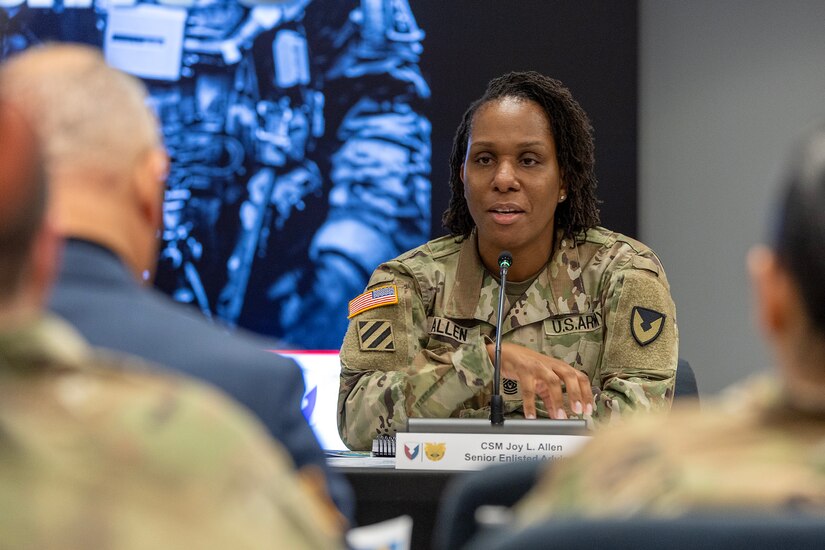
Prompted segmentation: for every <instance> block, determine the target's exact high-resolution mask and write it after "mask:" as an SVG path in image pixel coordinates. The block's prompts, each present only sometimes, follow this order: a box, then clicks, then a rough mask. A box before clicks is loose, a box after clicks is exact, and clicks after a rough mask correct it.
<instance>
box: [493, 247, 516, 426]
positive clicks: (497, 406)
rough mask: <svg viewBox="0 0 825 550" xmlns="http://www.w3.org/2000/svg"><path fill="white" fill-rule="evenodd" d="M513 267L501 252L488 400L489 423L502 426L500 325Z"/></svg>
mask: <svg viewBox="0 0 825 550" xmlns="http://www.w3.org/2000/svg"><path fill="white" fill-rule="evenodd" d="M511 265H513V255H512V254H510V253H509V252H507V251H506V250H503V251H502V252H501V254H499V255H498V268H499V276H500V279H501V282H500V284H499V288H498V321H497V323H496V357H495V361H494V362H493V396H492V397H491V398H490V423H491V424H494V425H499V426H500V425H502V424H504V400H503V399H502V397H501V325H502V324H503V323H504V296H505V294H506V292H505V290H506V287H507V271H508V270H509V269H510V266H511Z"/></svg>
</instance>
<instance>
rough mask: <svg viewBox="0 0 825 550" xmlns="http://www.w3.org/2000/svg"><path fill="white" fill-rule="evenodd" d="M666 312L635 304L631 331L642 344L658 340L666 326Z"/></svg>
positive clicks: (631, 316) (631, 318)
mask: <svg viewBox="0 0 825 550" xmlns="http://www.w3.org/2000/svg"><path fill="white" fill-rule="evenodd" d="M665 317H666V316H665V314H664V313H659V312H658V311H653V310H652V309H646V308H643V307H639V306H635V307H634V308H633V312H632V313H631V314H630V333H631V334H632V335H633V338H634V339H635V340H636V342H638V344H639V345H640V346H646V345H648V344H650V343H651V342H653V341H654V340H656V338H658V337H659V335H660V334H661V333H662V329H663V328H664V326H665Z"/></svg>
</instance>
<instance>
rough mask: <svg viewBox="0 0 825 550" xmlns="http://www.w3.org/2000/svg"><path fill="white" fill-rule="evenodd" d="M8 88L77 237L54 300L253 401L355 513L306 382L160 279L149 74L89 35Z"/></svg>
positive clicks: (54, 203) (58, 308)
mask: <svg viewBox="0 0 825 550" xmlns="http://www.w3.org/2000/svg"><path fill="white" fill-rule="evenodd" d="M0 82H2V84H0V96H3V97H5V98H6V99H7V100H8V101H9V102H10V103H13V104H14V105H16V106H17V107H18V108H19V109H20V110H21V111H23V112H24V113H26V115H27V116H28V117H29V119H30V120H31V121H32V124H33V125H34V127H35V130H36V131H37V133H38V134H39V136H40V138H41V140H42V142H43V148H44V164H45V168H46V176H47V179H48V184H49V189H50V193H51V198H50V209H51V211H52V213H53V214H54V217H55V223H56V226H57V230H58V231H59V233H60V234H61V235H62V236H64V237H65V238H66V239H67V241H66V246H65V250H64V251H63V257H62V261H61V266H60V271H59V274H58V278H57V282H56V285H55V289H54V293H53V296H52V299H51V302H50V304H49V307H50V308H51V309H52V310H53V311H54V312H55V313H57V314H58V315H60V316H61V317H63V318H65V319H67V320H68V321H69V322H70V323H72V324H73V325H74V326H75V327H76V328H77V329H78V330H79V331H80V332H81V334H83V336H84V337H85V338H86V339H88V341H89V342H90V343H91V344H92V345H95V346H101V347H104V348H109V349H114V350H118V351H121V352H125V353H129V354H132V355H136V356H138V357H142V358H144V359H147V360H149V361H152V362H154V363H157V364H158V365H161V366H163V367H169V368H171V369H174V370H177V371H180V372H182V373H185V374H187V375H190V376H193V377H196V378H199V379H201V380H204V381H206V382H209V383H211V384H213V385H215V386H216V387H218V388H220V389H221V390H223V391H225V392H226V393H227V394H228V395H230V396H231V397H233V398H234V399H236V400H237V401H238V402H240V403H242V404H243V405H245V406H246V407H248V408H249V409H250V410H251V411H252V412H253V413H254V414H255V415H257V416H258V418H259V419H260V420H261V421H262V422H263V423H264V425H266V427H267V428H268V429H269V432H270V434H271V435H272V436H273V437H274V438H275V439H277V440H278V441H279V442H280V443H282V444H283V445H284V447H285V448H286V449H287V450H288V451H289V453H290V455H291V457H292V459H293V461H294V462H295V464H296V466H297V467H298V468H299V469H300V471H301V473H302V475H304V476H306V477H307V478H308V479H313V480H314V482H315V483H316V484H317V485H318V488H319V491H321V492H326V490H327V489H326V484H327V482H330V483H329V488H330V491H329V492H330V493H331V495H332V497H333V499H334V500H335V502H336V504H337V505H338V507H339V508H340V510H341V511H342V512H343V513H344V515H346V516H348V517H349V518H350V519H351V518H352V517H353V515H354V511H353V508H354V499H353V496H352V490H351V488H350V487H349V486H348V485H347V483H346V481H345V480H344V479H343V477H342V476H340V475H335V474H332V473H331V472H330V470H329V468H328V467H327V465H326V461H325V457H324V454H323V451H322V450H321V447H320V445H319V443H318V440H317V439H316V437H315V434H314V433H313V432H312V429H311V428H310V426H309V425H308V424H307V422H306V419H305V418H304V416H303V413H302V411H301V401H302V399H303V395H304V382H303V378H302V375H301V371H300V369H299V368H298V366H297V365H296V364H295V362H294V361H292V360H289V359H286V358H284V357H281V356H278V355H276V354H274V353H270V352H268V351H267V350H269V349H272V348H274V347H275V346H276V344H275V343H273V342H270V341H268V340H264V339H260V338H256V337H253V336H251V335H248V334H243V333H241V332H238V333H235V334H229V333H227V332H225V331H224V330H221V329H220V328H219V327H217V326H216V325H213V324H212V323H210V322H209V321H208V320H206V319H204V318H203V317H202V316H201V315H200V313H198V312H197V311H194V310H191V311H190V310H189V309H188V308H187V307H186V306H182V305H179V304H175V303H174V302H172V300H171V299H169V298H168V297H167V296H165V295H163V294H161V293H160V292H158V291H156V290H154V289H152V288H151V287H150V286H149V283H150V281H151V278H152V273H151V270H152V269H154V266H155V264H156V263H157V253H158V246H159V240H158V231H159V228H160V227H161V218H162V200H163V189H164V177H165V175H166V167H167V157H166V153H165V151H164V149H163V146H162V144H161V142H160V138H159V130H158V127H157V121H156V119H155V117H154V116H153V114H152V113H151V111H150V109H149V108H148V107H147V106H146V104H145V99H146V93H145V89H144V86H143V84H142V83H141V82H140V81H139V80H137V79H135V78H134V77H132V76H129V75H127V74H125V73H123V72H121V71H118V70H116V69H113V68H111V67H109V66H107V65H106V63H105V61H104V59H103V56H102V54H101V53H100V51H99V50H97V49H94V48H91V47H87V46H80V45H67V44H64V45H48V46H43V47H37V48H32V49H29V50H27V51H25V52H23V53H21V54H19V55H17V56H14V57H12V58H10V59H9V60H7V61H6V62H4V63H3V64H2V65H0Z"/></svg>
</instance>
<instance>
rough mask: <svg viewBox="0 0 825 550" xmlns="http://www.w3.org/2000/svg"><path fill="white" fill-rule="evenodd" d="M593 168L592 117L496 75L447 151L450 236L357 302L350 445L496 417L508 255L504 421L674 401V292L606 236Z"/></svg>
mask: <svg viewBox="0 0 825 550" xmlns="http://www.w3.org/2000/svg"><path fill="white" fill-rule="evenodd" d="M594 163H595V158H594V146H593V135H592V127H591V125H590V121H589V119H588V117H587V114H586V113H585V112H584V110H583V109H582V108H581V106H580V105H579V104H578V103H577V102H576V100H575V99H573V97H572V95H571V93H570V91H569V90H568V89H567V88H565V87H564V85H563V84H562V83H561V82H559V81H557V80H554V79H552V78H549V77H547V76H544V75H541V74H539V73H536V72H532V71H530V72H514V73H508V74H505V75H503V76H501V77H498V78H495V79H493V80H492V81H490V83H489V85H488V87H487V90H486V92H485V93H484V95H483V96H482V97H481V98H480V99H479V100H477V101H475V102H474V103H473V104H472V105H471V106H470V107H469V109H468V110H467V111H466V112H465V113H464V117H463V120H462V121H461V124H460V125H459V127H458V129H457V131H456V135H455V138H454V141H453V151H452V155H451V157H450V168H451V173H450V186H451V190H452V197H451V199H450V204H449V209H448V210H447V211H446V212H445V214H444V217H443V222H444V225H445V227H446V228H447V229H448V230H449V231H450V235H449V236H447V237H442V238H439V239H436V240H433V241H430V242H428V243H426V244H424V245H423V246H420V247H418V248H416V249H413V250H411V251H409V252H407V253H405V254H403V255H401V256H399V257H398V258H396V259H395V260H392V261H390V262H387V263H384V264H382V265H381V266H379V267H378V269H376V270H375V272H373V274H372V277H371V278H370V281H369V285H368V287H367V291H366V292H365V293H364V294H362V295H360V296H358V297H356V298H355V299H353V301H352V302H350V312H349V315H350V325H349V329H348V330H347V334H346V337H345V339H344V343H343V347H342V348H341V365H342V371H341V386H340V393H339V402H338V408H339V416H338V427H339V431H340V433H341V437H342V439H343V440H344V442H346V443H347V444H348V445H349V446H350V447H351V448H354V449H361V448H369V445H370V441H371V440H372V439H373V438H375V437H376V436H379V435H382V434H394V433H395V431H396V429H397V428H398V427H399V426H401V427H403V426H404V425H405V422H406V420H407V418H409V417H434V418H443V417H476V418H486V417H489V414H490V408H489V403H490V396H491V394H492V381H493V358H494V352H495V345H494V338H495V330H496V320H497V314H498V311H497V310H498V293H499V282H498V275H499V264H498V258H499V255H500V253H501V252H502V251H505V250H506V251H509V252H510V253H511V254H512V257H513V262H512V267H511V268H510V272H509V277H508V284H507V300H506V303H505V307H506V308H507V310H506V311H505V314H504V321H503V326H502V327H501V331H502V332H501V334H502V348H501V369H502V377H503V380H502V396H503V397H504V408H505V411H504V412H505V416H506V417H515V418H520V417H521V418H536V417H537V416H540V417H550V418H555V419H565V418H568V417H570V416H577V417H582V416H590V415H592V416H593V418H594V419H595V420H597V421H598V422H600V423H604V422H609V421H611V420H616V418H617V417H620V416H621V415H622V414H624V413H627V412H628V411H659V410H667V409H668V408H669V407H670V403H671V400H672V397H673V384H674V380H675V374H676V364H677V359H678V330H677V325H676V312H675V306H674V304H673V300H672V298H671V296H670V287H669V285H668V282H667V278H666V276H665V271H664V269H663V267H662V265H661V263H660V261H659V259H658V258H657V257H656V255H655V254H654V253H653V251H652V250H651V249H650V248H648V247H647V246H645V245H644V244H642V243H640V242H638V241H636V240H634V239H632V238H629V237H627V236H625V235H621V234H619V233H615V232H613V231H610V230H608V229H605V228H604V227H600V226H599V210H598V201H597V199H596V195H595V190H596V176H595V172H594ZM594 394H595V395H594ZM536 397H539V398H540V400H539V401H537V400H536Z"/></svg>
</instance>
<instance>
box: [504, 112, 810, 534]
mask: <svg viewBox="0 0 825 550" xmlns="http://www.w3.org/2000/svg"><path fill="white" fill-rule="evenodd" d="M782 193H783V196H782V199H781V202H780V208H779V215H778V217H777V220H776V221H777V225H776V227H775V228H774V234H773V235H772V241H771V243H770V245H759V246H756V247H754V248H753V249H752V250H751V251H750V253H749V254H748V262H747V264H748V270H749V272H750V277H751V280H752V283H753V290H754V298H755V317H756V319H757V321H758V324H759V325H760V327H761V329H762V332H763V333H764V335H765V337H766V340H767V341H768V342H769V344H770V346H771V347H772V348H773V352H774V364H775V365H776V374H774V375H768V374H763V375H760V376H757V377H755V378H753V379H751V380H749V381H746V382H743V383H740V384H737V385H735V386H733V387H731V388H730V389H729V390H728V391H727V392H725V393H723V394H722V395H721V396H719V398H718V401H717V403H715V404H713V405H709V404H703V411H702V412H701V413H698V412H695V410H694V411H691V410H690V409H688V408H686V409H685V410H684V411H680V410H679V407H678V406H677V407H674V410H673V411H671V414H670V415H669V417H663V418H657V417H645V418H634V419H633V421H632V422H628V423H625V424H624V425H623V426H622V427H621V429H619V430H609V431H605V432H603V433H599V434H597V436H596V437H595V438H594V439H593V441H592V442H590V443H589V444H588V445H587V446H586V447H585V449H584V450H583V451H582V452H581V453H580V454H578V455H577V456H575V457H573V458H571V459H569V460H564V461H562V462H559V463H556V464H554V465H553V467H552V468H550V469H549V470H547V472H546V475H545V476H544V478H543V479H542V480H541V481H540V483H539V484H538V486H537V487H536V488H535V489H534V490H533V492H532V493H531V494H528V496H527V497H526V498H525V500H524V501H522V503H520V504H519V505H518V508H517V512H518V513H517V516H518V518H519V521H520V523H522V524H530V523H533V522H536V521H538V520H540V519H544V518H550V517H553V518H559V517H566V516H574V517H581V516H590V517H594V516H595V517H605V516H613V517H616V516H618V517H625V516H630V515H657V516H675V515H679V514H683V513H687V512H690V511H697V510H698V511H713V510H720V509H749V510H759V511H767V512H783V511H784V512H811V513H815V514H823V513H825V467H823V466H825V285H823V284H822V281H823V280H825V254H823V242H825V125H819V126H818V127H817V128H816V130H815V131H813V132H812V133H811V134H810V135H809V136H808V137H807V139H805V140H804V141H802V142H801V143H800V144H799V145H798V146H797V149H796V150H795V151H794V155H793V156H792V162H791V166H790V169H789V175H788V177H787V179H786V181H785V185H784V187H783V190H782Z"/></svg>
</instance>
